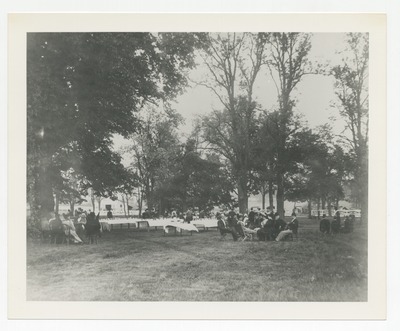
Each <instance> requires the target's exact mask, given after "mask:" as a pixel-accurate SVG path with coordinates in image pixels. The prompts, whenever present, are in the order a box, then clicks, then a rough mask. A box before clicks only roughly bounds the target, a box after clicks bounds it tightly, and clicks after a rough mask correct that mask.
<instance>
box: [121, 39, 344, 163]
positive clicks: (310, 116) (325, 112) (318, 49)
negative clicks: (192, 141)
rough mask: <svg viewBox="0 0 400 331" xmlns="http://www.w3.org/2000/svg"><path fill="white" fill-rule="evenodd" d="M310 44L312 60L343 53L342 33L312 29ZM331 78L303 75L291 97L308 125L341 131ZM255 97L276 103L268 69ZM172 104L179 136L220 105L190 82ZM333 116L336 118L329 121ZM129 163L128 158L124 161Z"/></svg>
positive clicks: (333, 59)
mask: <svg viewBox="0 0 400 331" xmlns="http://www.w3.org/2000/svg"><path fill="white" fill-rule="evenodd" d="M311 45H312V48H311V50H310V52H309V56H308V59H309V60H310V61H311V62H313V63H322V64H327V63H329V64H330V65H336V64H339V63H340V62H341V58H342V56H343V55H341V54H338V52H340V51H343V50H344V49H345V47H346V44H345V34H344V33H314V34H313V35H312V37H311ZM197 61H198V63H199V65H198V66H197V68H196V69H194V70H192V71H191V72H190V73H189V78H190V80H192V81H201V80H202V78H204V77H205V75H206V71H207V69H206V68H205V66H204V65H203V64H202V62H201V59H198V60H197ZM333 83H334V81H333V78H332V77H330V76H323V75H306V76H304V77H303V79H302V81H301V82H300V83H299V84H298V85H297V89H296V90H295V91H294V92H293V97H295V98H296V99H297V103H296V106H295V112H297V113H300V114H302V115H303V120H304V121H306V122H307V123H308V125H309V127H311V128H315V127H317V126H319V125H323V124H326V123H330V124H331V125H332V129H333V132H334V133H336V134H341V133H342V132H343V130H344V127H345V122H344V120H343V119H342V118H341V117H340V116H339V112H338V110H337V109H335V108H334V107H332V102H333V101H335V100H337V98H336V96H335V93H334V88H333ZM253 97H254V99H255V100H256V101H257V102H258V103H259V104H260V105H261V107H262V108H263V109H267V110H268V109H272V108H273V107H276V104H277V91H276V87H275V85H274V83H273V81H272V79H271V76H270V74H269V71H268V70H267V68H264V69H262V70H261V71H260V73H259V75H258V77H257V80H256V82H255V85H254V95H253ZM172 107H173V108H175V109H176V111H177V112H178V113H179V114H181V115H182V116H183V118H184V120H185V123H184V124H183V125H182V127H181V128H180V129H179V133H180V135H181V139H182V140H184V139H185V138H186V137H187V136H188V135H189V134H190V132H191V131H192V128H193V124H194V120H195V119H196V118H197V117H198V116H199V115H204V114H207V113H209V112H210V111H211V110H212V109H222V105H221V103H220V101H219V100H218V99H217V98H216V97H215V95H214V94H213V92H212V91H210V90H209V89H207V88H206V87H204V86H199V85H195V84H193V83H191V85H190V86H189V87H187V88H186V90H185V92H184V93H183V94H181V95H180V96H178V97H177V98H176V100H175V101H174V102H172ZM332 117H334V118H335V119H336V120H335V121H333V122H332V121H331V120H330V118H332ZM127 144H128V142H126V141H124V140H123V139H122V138H121V137H116V138H115V140H114V146H115V148H116V149H118V148H120V147H122V146H126V145H127ZM124 163H125V164H127V163H129V161H128V160H125V161H124Z"/></svg>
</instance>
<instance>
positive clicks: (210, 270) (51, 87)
mask: <svg viewBox="0 0 400 331" xmlns="http://www.w3.org/2000/svg"><path fill="white" fill-rule="evenodd" d="M26 43H27V52H26V57H27V61H26V68H27V76H26V81H27V141H26V143H27V163H26V172H27V175H26V179H27V181H26V207H27V208H26V210H27V217H26V239H27V243H28V248H27V278H28V297H29V298H31V299H32V300H48V299H49V298H50V299H51V300H53V297H56V298H57V299H60V298H61V299H62V297H63V296H65V297H67V298H69V299H71V300H115V301H120V300H132V301H134V300H144V301H146V300H154V301H157V300H167V301H168V300H179V299H182V300H205V301H210V300H211V301H213V300H216V299H221V300H227V301H229V300H231V301H236V300H239V301H241V300H243V301H251V300H258V301H279V300H283V301H288V300H305V301H313V300H314V301H318V300H320V301H324V300H325V301H329V300H332V301H334V300H338V301H340V300H342V301H343V300H353V298H357V299H359V300H362V299H364V298H365V297H366V293H367V292H366V290H365V288H366V287H365V286H366V285H365V284H366V274H367V273H366V271H367V267H366V266H367V264H366V257H367V245H366V243H367V229H368V132H369V131H368V123H369V120H368V59H369V53H368V50H369V48H368V47H369V46H368V45H369V44H368V43H369V37H368V33H344V32H340V33H339V32H338V33H307V32H262V31H260V32H242V33H236V32H181V33H175V32H171V33H169V32H168V33H167V32H112V33H111V32H76V33H75V32H74V33H62V32H57V33H46V32H43V33H29V34H28V35H27V36H26ZM24 221H25V220H24ZM71 252H73V254H71ZM72 264H74V265H79V268H76V269H75V268H70V266H71V265H72ZM70 269H71V270H70ZM72 269H73V270H72ZM65 275H68V277H67V276H65ZM46 277H48V278H51V279H53V280H54V281H52V282H51V284H50V283H47V282H46V279H44V278H46ZM77 279H83V280H87V282H82V283H80V282H77V281H76V280H77ZM299 279H300V280H301V282H300V283H301V284H302V285H301V286H299V285H298V283H299V282H298V280H299ZM89 280H90V284H89ZM92 280H93V281H92ZM360 280H362V282H363V283H362V284H363V285H362V286H361V287H359V286H358V284H359V282H360ZM343 282H346V284H347V287H346V286H341V285H342V283H343ZM314 284H317V285H318V286H319V285H320V288H321V289H322V290H321V291H319V292H318V291H313V290H310V289H312V288H313V286H314ZM67 285H68V286H67ZM64 286H65V288H64ZM97 286H98V288H97ZM67 287H68V288H67ZM71 288H72V289H73V290H71ZM278 288H279V289H280V290H279V291H277V290H276V289H278ZM53 289H56V290H54V291H53ZM93 289H94V290H93ZM103 289H106V290H103Z"/></svg>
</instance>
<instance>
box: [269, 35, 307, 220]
mask: <svg viewBox="0 0 400 331" xmlns="http://www.w3.org/2000/svg"><path fill="white" fill-rule="evenodd" d="M266 39H267V43H268V46H269V50H270V57H269V60H268V61H267V64H268V68H269V71H270V75H271V77H272V79H273V81H274V83H275V86H276V89H277V93H278V109H279V113H278V115H279V116H278V118H277V121H276V130H275V134H274V137H275V141H276V156H277V158H276V185H277V192H276V199H277V211H278V213H279V214H281V215H283V214H284V177H285V173H286V171H287V169H286V164H287V163H286V159H287V158H288V151H287V148H286V145H287V142H288V140H289V138H290V136H291V134H293V133H294V131H293V129H292V127H291V126H292V122H293V108H294V106H295V98H294V97H293V92H294V90H295V88H296V86H297V85H298V84H299V83H300V81H301V80H302V78H303V76H304V75H306V74H307V73H310V63H309V61H308V59H307V55H308V53H309V51H310V49H311V42H310V35H309V34H304V33H272V34H270V35H268V36H267V38H266Z"/></svg>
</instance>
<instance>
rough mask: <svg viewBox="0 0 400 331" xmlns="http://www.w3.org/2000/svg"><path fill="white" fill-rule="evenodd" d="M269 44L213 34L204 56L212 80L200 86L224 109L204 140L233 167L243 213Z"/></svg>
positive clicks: (255, 37)
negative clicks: (258, 89) (256, 92)
mask: <svg viewBox="0 0 400 331" xmlns="http://www.w3.org/2000/svg"><path fill="white" fill-rule="evenodd" d="M265 42H266V38H265V35H262V34H251V33H240V34H239V33H227V34H217V35H214V34H209V35H208V39H207V41H206V42H205V43H204V52H202V53H201V56H202V58H203V60H204V64H205V65H206V67H207V69H208V72H209V74H210V77H209V80H208V81H207V82H202V83H200V84H201V85H204V86H206V87H208V88H209V89H211V90H212V92H213V93H214V94H215V95H216V97H217V98H218V100H219V101H220V103H221V105H222V107H223V110H222V111H215V112H214V114H213V115H211V116H209V117H206V118H205V120H204V129H205V134H204V138H205V140H206V141H207V142H208V143H209V144H210V147H211V148H212V149H214V150H215V151H217V152H218V153H220V154H221V155H222V156H224V157H225V158H226V160H228V162H229V163H230V168H231V169H232V176H233V177H234V178H235V180H236V182H237V193H238V200H239V209H240V211H241V212H246V211H247V208H248V205H247V202H248V194H249V172H250V168H251V167H250V161H251V158H250V153H251V152H250V151H251V131H252V126H253V125H254V124H253V120H254V113H255V102H254V100H253V88H254V82H255V80H256V78H257V76H258V74H259V72H260V68H261V66H262V64H263V62H264V51H265V50H264V46H265Z"/></svg>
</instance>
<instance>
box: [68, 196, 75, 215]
mask: <svg viewBox="0 0 400 331" xmlns="http://www.w3.org/2000/svg"><path fill="white" fill-rule="evenodd" d="M69 210H70V211H71V216H74V215H75V201H74V200H73V199H72V200H70V201H69Z"/></svg>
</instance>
